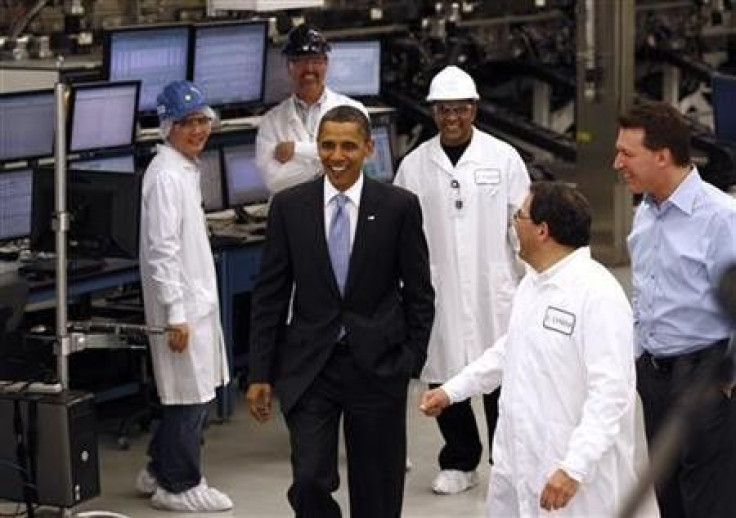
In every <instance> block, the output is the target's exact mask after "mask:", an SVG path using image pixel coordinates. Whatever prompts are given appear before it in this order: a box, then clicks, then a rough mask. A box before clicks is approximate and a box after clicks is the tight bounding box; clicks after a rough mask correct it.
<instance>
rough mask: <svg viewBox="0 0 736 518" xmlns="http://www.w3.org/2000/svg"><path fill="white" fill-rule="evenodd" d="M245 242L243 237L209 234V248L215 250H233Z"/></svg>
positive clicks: (245, 239)
mask: <svg viewBox="0 0 736 518" xmlns="http://www.w3.org/2000/svg"><path fill="white" fill-rule="evenodd" d="M246 241H247V238H246V237H244V236H232V235H227V234H211V235H210V247H211V248H214V249H215V250H219V249H221V248H233V247H236V246H242V245H243V243H245V242H246Z"/></svg>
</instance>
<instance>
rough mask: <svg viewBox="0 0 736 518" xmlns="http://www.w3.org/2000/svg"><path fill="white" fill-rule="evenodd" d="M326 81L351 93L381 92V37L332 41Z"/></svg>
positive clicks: (364, 94)
mask: <svg viewBox="0 0 736 518" xmlns="http://www.w3.org/2000/svg"><path fill="white" fill-rule="evenodd" d="M330 46H331V47H332V50H331V51H330V53H329V59H330V64H329V68H328V69H327V79H326V83H327V86H329V87H330V88H331V89H332V90H334V91H336V92H338V93H341V94H344V95H349V96H352V97H378V96H379V95H380V94H381V41H380V40H361V41H332V42H330Z"/></svg>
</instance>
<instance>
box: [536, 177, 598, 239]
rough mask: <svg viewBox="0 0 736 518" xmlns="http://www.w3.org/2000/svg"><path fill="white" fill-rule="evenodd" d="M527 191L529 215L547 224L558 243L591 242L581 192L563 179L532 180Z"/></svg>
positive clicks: (589, 219)
mask: <svg viewBox="0 0 736 518" xmlns="http://www.w3.org/2000/svg"><path fill="white" fill-rule="evenodd" d="M530 192H531V195H532V198H531V204H530V207H529V216H530V217H531V219H532V221H533V222H534V223H536V224H537V225H538V224H540V223H546V224H547V228H548V229H549V234H550V235H551V236H552V238H553V239H554V240H555V241H556V242H557V243H559V244H561V245H563V246H570V247H573V248H580V247H581V246H588V245H589V244H590V226H591V220H592V216H591V213H590V205H589V204H588V200H586V199H585V197H584V196H583V195H582V193H581V192H580V191H578V190H577V189H576V188H575V187H573V186H572V185H570V184H566V183H563V182H534V183H532V185H531V187H530Z"/></svg>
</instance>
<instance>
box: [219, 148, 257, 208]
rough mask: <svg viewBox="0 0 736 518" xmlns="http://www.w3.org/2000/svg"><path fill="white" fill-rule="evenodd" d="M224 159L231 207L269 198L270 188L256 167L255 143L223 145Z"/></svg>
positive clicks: (226, 185) (226, 187)
mask: <svg viewBox="0 0 736 518" xmlns="http://www.w3.org/2000/svg"><path fill="white" fill-rule="evenodd" d="M222 159H223V160H222V163H223V166H224V168H225V171H224V172H225V191H226V192H227V204H228V206H229V207H240V206H242V205H248V204H254V203H261V202H264V201H267V200H268V196H269V192H268V189H267V188H266V184H265V183H263V179H262V178H261V174H260V173H259V172H258V168H257V167H256V147H255V144H241V145H234V146H223V148H222Z"/></svg>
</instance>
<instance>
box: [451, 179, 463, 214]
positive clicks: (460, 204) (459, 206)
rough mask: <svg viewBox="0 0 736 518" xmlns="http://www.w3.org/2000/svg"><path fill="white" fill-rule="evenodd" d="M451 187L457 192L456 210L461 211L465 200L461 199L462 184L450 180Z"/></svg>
mask: <svg viewBox="0 0 736 518" xmlns="http://www.w3.org/2000/svg"><path fill="white" fill-rule="evenodd" d="M450 187H452V190H453V191H455V208H456V209H457V210H460V209H462V208H463V199H462V198H461V197H460V182H458V181H457V180H455V179H454V178H453V179H452V180H450Z"/></svg>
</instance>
